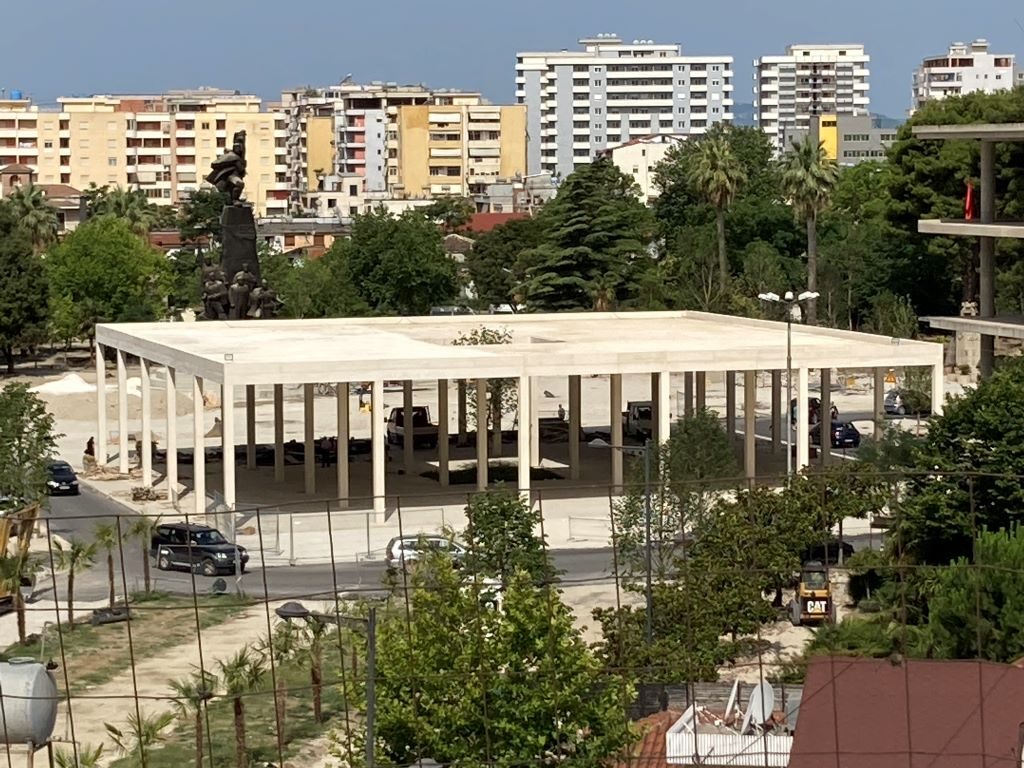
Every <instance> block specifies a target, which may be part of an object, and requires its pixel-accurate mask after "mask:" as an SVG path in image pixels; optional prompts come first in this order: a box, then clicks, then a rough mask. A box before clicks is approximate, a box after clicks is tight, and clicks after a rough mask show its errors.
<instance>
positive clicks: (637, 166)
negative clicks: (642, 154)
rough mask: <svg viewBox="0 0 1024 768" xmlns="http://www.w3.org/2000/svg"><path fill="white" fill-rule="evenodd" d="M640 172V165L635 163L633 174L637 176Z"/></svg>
mask: <svg viewBox="0 0 1024 768" xmlns="http://www.w3.org/2000/svg"><path fill="white" fill-rule="evenodd" d="M638 173H640V166H639V165H634V166H633V175H634V176H636V175H637V174H638Z"/></svg>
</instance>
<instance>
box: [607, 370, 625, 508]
mask: <svg viewBox="0 0 1024 768" xmlns="http://www.w3.org/2000/svg"><path fill="white" fill-rule="evenodd" d="M609 389H610V392H609V398H608V399H609V402H608V409H609V410H610V411H611V414H610V416H611V438H612V445H613V446H616V447H614V448H611V449H610V450H609V451H608V453H609V454H610V455H611V462H612V485H613V486H614V488H615V489H616V490H619V489H621V488H622V449H621V448H620V447H618V446H621V445H622V374H621V373H613V374H612V375H611V382H610V386H609Z"/></svg>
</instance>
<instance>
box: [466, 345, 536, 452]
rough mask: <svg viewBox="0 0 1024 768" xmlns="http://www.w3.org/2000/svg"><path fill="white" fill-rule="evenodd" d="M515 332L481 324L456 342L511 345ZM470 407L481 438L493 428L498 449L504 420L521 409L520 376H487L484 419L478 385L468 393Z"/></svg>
mask: <svg viewBox="0 0 1024 768" xmlns="http://www.w3.org/2000/svg"><path fill="white" fill-rule="evenodd" d="M511 343H512V332H511V331H509V330H508V329H507V328H486V327H484V326H481V327H479V328H475V329H473V330H472V331H468V332H466V331H463V332H460V333H459V335H458V337H456V339H455V340H454V341H452V344H453V345H455V346H457V347H477V346H488V345H492V344H511ZM466 394H467V396H466V410H467V411H468V415H469V416H470V417H471V418H472V419H473V420H474V421H475V422H476V424H477V437H478V439H486V437H487V430H488V429H490V430H493V433H494V442H495V444H496V445H497V449H496V452H497V453H500V452H501V451H500V449H501V442H500V441H501V422H502V418H503V417H504V416H507V415H509V414H512V413H515V412H516V411H517V410H518V408H519V382H518V381H517V380H516V379H487V398H488V399H487V403H486V405H485V406H484V408H485V412H484V418H480V404H479V403H477V401H476V387H471V388H470V390H469V392H467V393H466Z"/></svg>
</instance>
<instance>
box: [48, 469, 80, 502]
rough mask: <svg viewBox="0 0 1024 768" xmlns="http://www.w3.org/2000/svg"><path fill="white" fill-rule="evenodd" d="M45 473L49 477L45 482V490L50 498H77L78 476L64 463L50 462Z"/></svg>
mask: <svg viewBox="0 0 1024 768" xmlns="http://www.w3.org/2000/svg"><path fill="white" fill-rule="evenodd" d="M46 471H47V472H48V473H49V475H50V477H49V479H47V481H46V490H47V492H48V493H49V494H50V495H51V496H77V495H78V493H79V489H78V476H77V475H76V474H75V470H73V469H72V468H71V465H70V464H68V463H67V462H66V461H51V462H50V463H49V464H48V465H47V467H46Z"/></svg>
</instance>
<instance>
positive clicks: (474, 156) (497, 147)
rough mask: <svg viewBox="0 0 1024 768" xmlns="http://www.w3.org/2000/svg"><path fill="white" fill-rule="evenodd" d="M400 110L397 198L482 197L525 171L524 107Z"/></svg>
mask: <svg viewBox="0 0 1024 768" xmlns="http://www.w3.org/2000/svg"><path fill="white" fill-rule="evenodd" d="M466 101H467V102H468V103H458V102H456V103H452V104H441V105H438V104H423V105H409V106H401V107H399V108H398V116H397V126H396V128H397V136H396V141H395V147H394V149H395V150H396V153H397V161H398V162H397V168H398V173H397V176H398V178H397V180H396V182H395V184H394V185H392V190H393V192H394V193H395V194H396V195H398V196H403V195H404V196H408V197H430V196H434V195H448V194H450V195H466V196H469V195H474V194H483V193H484V192H485V191H486V187H487V185H488V184H491V183H493V182H494V181H496V180H497V179H499V178H504V179H509V178H512V177H514V176H516V175H517V174H519V175H525V173H526V106H525V105H516V106H496V105H490V104H484V103H481V101H480V99H479V97H476V98H473V99H467V100H466Z"/></svg>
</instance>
